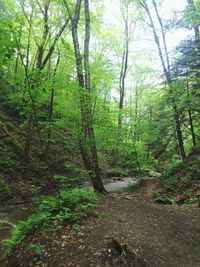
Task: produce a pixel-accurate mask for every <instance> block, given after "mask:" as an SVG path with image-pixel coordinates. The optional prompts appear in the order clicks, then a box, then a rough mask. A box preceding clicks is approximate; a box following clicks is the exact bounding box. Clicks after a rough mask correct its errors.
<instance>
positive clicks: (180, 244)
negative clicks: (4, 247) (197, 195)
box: [9, 193, 200, 267]
mask: <svg viewBox="0 0 200 267" xmlns="http://www.w3.org/2000/svg"><path fill="white" fill-rule="evenodd" d="M113 239H114V240H115V241H116V240H117V242H118V243H119V244H120V246H121V248H123V249H122V251H119V250H120V248H117V247H116V244H115V243H114V242H113V241H112V240H113ZM28 242H29V243H30V242H33V243H37V244H43V245H44V248H43V251H42V252H43V255H44V257H43V258H42V260H41V261H39V262H37V264H35V265H34V264H33V263H32V259H33V254H31V253H30V250H29V249H28V246H27V243H28ZM22 251H24V252H23V253H21V252H22ZM121 252H122V253H121ZM16 259H17V262H18V264H17V265H16ZM14 264H15V265H14ZM9 266H26V267H28V266H48V267H55V266H56V267H66V266H70V267H75V266H80V267H88V266H92V267H106V266H114V267H118V266H130V267H131V266H140V267H141V266H149V267H162V266H163V267H175V266H176V267H200V209H199V208H195V207H188V206H187V207H183V206H180V207H172V206H163V205H159V204H155V203H153V202H151V200H150V199H149V198H148V197H147V196H146V195H145V196H144V195H143V194H141V193H140V194H138V193H137V194H136V193H135V194H127V193H118V194H110V195H109V196H107V197H104V198H102V199H100V200H99V202H98V216H95V217H91V218H89V219H87V220H86V221H85V223H84V227H83V228H81V229H78V230H77V229H74V228H73V227H72V226H70V225H68V224H66V225H65V226H64V227H63V228H62V229H61V230H58V231H57V232H54V233H45V232H44V231H43V232H42V233H41V232H40V233H39V232H38V233H35V234H34V236H30V237H29V238H28V240H27V241H26V243H24V244H23V246H22V247H21V249H20V253H19V252H18V253H16V254H14V255H13V265H12V264H11V263H10V265H9Z"/></svg>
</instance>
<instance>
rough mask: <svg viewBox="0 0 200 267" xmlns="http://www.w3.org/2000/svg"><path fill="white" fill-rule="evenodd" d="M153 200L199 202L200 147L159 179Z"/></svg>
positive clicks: (178, 202) (174, 202)
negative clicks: (158, 186) (159, 183)
mask: <svg viewBox="0 0 200 267" xmlns="http://www.w3.org/2000/svg"><path fill="white" fill-rule="evenodd" d="M154 195H155V200H156V201H157V202H160V203H167V204H176V203H177V204H183V203H188V204H197V203H198V204H200V148H199V147H197V148H195V149H193V151H192V152H191V153H190V154H189V155H188V157H187V158H186V159H185V160H184V161H183V162H181V163H180V164H179V165H178V166H176V167H174V168H173V169H172V170H170V171H169V172H168V173H166V175H165V176H164V177H163V178H162V179H161V185H160V188H159V189H158V190H157V191H156V192H155V194H154Z"/></svg>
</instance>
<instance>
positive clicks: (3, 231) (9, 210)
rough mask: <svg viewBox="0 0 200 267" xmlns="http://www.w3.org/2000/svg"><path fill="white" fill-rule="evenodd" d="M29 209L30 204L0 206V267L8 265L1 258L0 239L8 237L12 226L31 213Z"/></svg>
mask: <svg viewBox="0 0 200 267" xmlns="http://www.w3.org/2000/svg"><path fill="white" fill-rule="evenodd" d="M31 211H32V206H31V205H30V204H27V205H19V206H14V205H13V206H8V207H5V206H4V207H0V267H6V266H7V267H8V265H7V264H6V261H5V259H4V258H3V246H2V243H1V241H2V240H4V239H6V238H8V237H9V235H10V232H11V229H12V227H14V226H15V225H16V224H17V223H18V222H19V221H21V220H25V219H26V218H27V217H28V216H29V215H30V214H31Z"/></svg>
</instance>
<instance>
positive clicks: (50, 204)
mask: <svg viewBox="0 0 200 267" xmlns="http://www.w3.org/2000/svg"><path fill="white" fill-rule="evenodd" d="M96 198H97V196H96V194H95V193H94V191H92V190H91V189H74V190H72V191H64V190H63V191H60V195H59V196H43V197H41V198H39V199H38V200H37V204H36V205H37V211H36V212H35V213H34V214H32V215H31V216H29V217H28V219H27V220H26V221H20V222H19V224H18V225H17V226H16V227H15V228H13V230H12V232H11V238H10V239H7V240H4V241H3V243H4V247H5V254H6V255H7V256H10V255H11V254H12V252H13V250H14V249H15V247H16V245H18V244H19V243H21V242H22V241H23V240H24V239H25V237H26V236H27V234H28V233H29V232H30V231H32V230H34V229H36V228H38V227H41V226H48V225H50V224H51V222H53V221H60V222H62V221H64V220H68V221H69V222H70V223H77V222H78V221H79V220H80V219H81V218H84V217H87V216H88V214H89V213H90V212H91V208H93V207H94V203H95V201H96Z"/></svg>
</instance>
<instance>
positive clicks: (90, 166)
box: [64, 0, 106, 193]
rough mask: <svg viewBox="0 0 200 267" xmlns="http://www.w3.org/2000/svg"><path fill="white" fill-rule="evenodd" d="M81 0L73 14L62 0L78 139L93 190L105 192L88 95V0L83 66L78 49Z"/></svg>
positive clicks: (87, 5) (78, 0) (85, 6)
mask: <svg viewBox="0 0 200 267" xmlns="http://www.w3.org/2000/svg"><path fill="white" fill-rule="evenodd" d="M81 3H82V1H81V0H77V2H76V7H75V15H74V17H73V16H72V13H71V10H70V8H69V5H68V3H67V2H66V1H64V4H65V7H66V9H67V12H68V15H69V18H70V21H71V25H72V39H73V44H74V52H75V58H76V69H77V76H78V83H79V86H80V89H81V90H80V107H81V117H82V130H81V139H80V148H81V153H82V158H83V162H84V165H85V168H86V170H87V171H88V173H89V175H90V178H91V181H92V184H93V187H94V190H95V191H97V192H100V193H105V192H106V190H105V188H104V186H103V182H102V179H101V176H100V168H99V162H98V155H97V147H96V141H95V136H94V129H93V116H92V103H91V97H90V91H91V88H90V65H89V41H90V13H89V1H88V0H85V1H84V9H85V10H84V11H85V37H84V66H83V64H82V56H81V51H80V44H79V38H78V32H77V28H78V23H79V18H80V11H81ZM87 136H88V137H89V151H88V148H87Z"/></svg>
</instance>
